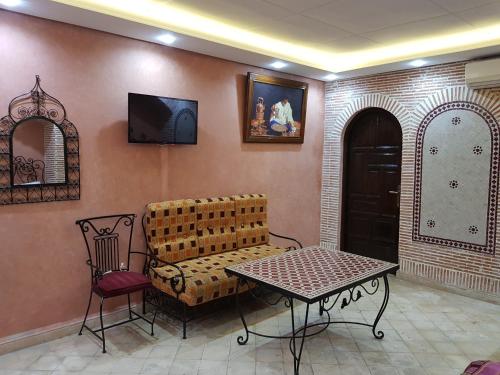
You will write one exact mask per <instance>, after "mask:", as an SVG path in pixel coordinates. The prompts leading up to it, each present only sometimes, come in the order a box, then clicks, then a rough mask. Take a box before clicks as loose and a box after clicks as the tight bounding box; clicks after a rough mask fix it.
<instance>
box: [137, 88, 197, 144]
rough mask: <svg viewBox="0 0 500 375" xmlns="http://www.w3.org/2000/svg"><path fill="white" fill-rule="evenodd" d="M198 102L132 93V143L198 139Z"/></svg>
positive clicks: (191, 141)
mask: <svg viewBox="0 0 500 375" xmlns="http://www.w3.org/2000/svg"><path fill="white" fill-rule="evenodd" d="M197 133H198V101H196V100H187V99H177V98H165V97H161V96H152V95H144V94H134V93H129V94H128V141H129V143H155V144H187V145H194V144H196V142H197Z"/></svg>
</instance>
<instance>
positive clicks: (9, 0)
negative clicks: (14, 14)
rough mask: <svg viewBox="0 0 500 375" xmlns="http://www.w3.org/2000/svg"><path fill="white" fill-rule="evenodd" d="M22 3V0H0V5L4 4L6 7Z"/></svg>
mask: <svg viewBox="0 0 500 375" xmlns="http://www.w3.org/2000/svg"><path fill="white" fill-rule="evenodd" d="M22 3H23V2H22V0H0V5H5V6H6V7H17V6H19V5H21V4H22Z"/></svg>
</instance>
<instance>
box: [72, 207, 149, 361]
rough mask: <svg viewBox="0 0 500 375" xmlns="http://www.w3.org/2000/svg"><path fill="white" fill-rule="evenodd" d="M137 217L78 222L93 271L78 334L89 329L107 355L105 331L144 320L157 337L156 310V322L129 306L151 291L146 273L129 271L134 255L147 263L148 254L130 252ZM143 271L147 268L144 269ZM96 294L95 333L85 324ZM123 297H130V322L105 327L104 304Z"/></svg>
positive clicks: (103, 218) (98, 218) (122, 216)
mask: <svg viewBox="0 0 500 375" xmlns="http://www.w3.org/2000/svg"><path fill="white" fill-rule="evenodd" d="M135 217H136V215H135V214H122V215H110V216H99V217H92V218H88V219H81V220H77V221H76V224H77V225H78V226H80V229H81V231H82V234H83V238H84V239H85V245H86V247H87V252H88V256H89V258H88V259H87V264H88V265H89V268H90V277H91V289H90V298H89V303H88V306H87V311H86V313H85V318H84V320H83V323H82V327H81V328H80V332H79V333H78V334H79V335H81V334H82V331H83V329H84V328H87V329H88V330H89V331H90V332H91V333H92V334H93V335H94V336H96V337H97V338H98V339H99V340H101V341H102V352H103V353H106V338H105V336H104V331H105V330H107V329H109V328H112V327H116V326H118V325H121V324H125V323H129V322H132V321H135V320H138V319H142V320H144V321H146V322H148V323H149V324H150V325H151V336H154V330H153V327H154V322H155V319H156V310H155V311H154V315H153V319H152V320H149V319H147V318H146V317H144V315H140V314H138V313H136V312H135V311H133V310H132V308H131V305H130V294H131V293H134V292H137V291H143V292H144V290H146V289H148V288H152V284H151V280H150V279H149V278H148V277H147V276H145V275H144V272H133V271H130V270H129V265H130V255H131V254H142V255H144V256H146V261H145V262H147V259H148V258H147V254H146V253H144V252H138V251H131V243H132V232H133V229H134V220H135ZM120 235H121V236H120ZM120 245H122V247H123V246H125V247H128V251H127V254H126V255H125V254H123V255H124V257H123V258H120ZM144 268H146V267H145V266H144ZM144 268H143V271H144ZM94 293H95V294H96V295H97V296H99V298H100V308H99V318H100V322H101V328H100V329H95V330H93V329H91V328H89V327H88V326H87V325H86V324H85V323H86V321H87V316H88V314H89V310H90V305H91V302H92V297H93V295H94ZM122 295H127V297H128V313H129V318H128V319H127V320H125V321H121V322H118V323H115V324H111V325H109V326H107V327H104V324H103V319H102V308H103V303H104V300H105V299H107V298H112V297H117V296H122ZM99 333H100V335H99Z"/></svg>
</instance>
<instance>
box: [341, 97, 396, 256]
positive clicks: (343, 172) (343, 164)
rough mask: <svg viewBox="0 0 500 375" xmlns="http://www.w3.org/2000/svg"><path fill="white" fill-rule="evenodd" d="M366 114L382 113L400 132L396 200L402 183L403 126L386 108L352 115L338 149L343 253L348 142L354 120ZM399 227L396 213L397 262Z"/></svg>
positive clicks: (344, 128)
mask: <svg viewBox="0 0 500 375" xmlns="http://www.w3.org/2000/svg"><path fill="white" fill-rule="evenodd" d="M367 112H379V113H380V112H383V113H386V114H388V115H389V116H390V117H392V118H393V120H394V121H395V123H396V124H397V125H398V129H399V131H400V138H401V160H400V163H399V168H400V169H399V186H400V192H399V197H398V199H401V185H402V183H401V181H402V169H403V141H404V139H403V136H404V134H403V130H404V129H403V126H402V124H401V122H400V120H399V119H398V118H397V116H396V115H395V114H394V113H391V112H390V111H389V110H387V109H386V108H382V107H378V106H371V107H365V108H362V109H360V110H359V111H357V112H356V113H354V114H353V115H352V116H351V118H350V119H349V120H348V121H347V122H346V123H345V126H344V127H343V129H342V137H341V141H340V147H341V163H340V212H339V214H340V218H339V237H338V246H339V249H340V250H342V251H344V245H345V242H346V240H345V237H346V227H347V180H348V179H347V178H346V177H347V173H348V168H347V164H348V162H349V157H348V155H349V140H350V136H351V132H352V129H353V128H354V125H355V123H356V120H357V119H359V118H360V117H361V116H362V115H364V114H366V113H367ZM400 227H401V214H400V212H398V240H397V249H396V250H397V254H396V258H397V260H398V262H399V236H400Z"/></svg>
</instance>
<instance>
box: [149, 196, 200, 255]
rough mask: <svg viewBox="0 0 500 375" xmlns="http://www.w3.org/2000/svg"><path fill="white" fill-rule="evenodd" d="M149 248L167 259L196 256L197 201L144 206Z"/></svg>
mask: <svg viewBox="0 0 500 375" xmlns="http://www.w3.org/2000/svg"><path fill="white" fill-rule="evenodd" d="M145 234H146V241H147V244H148V247H149V248H150V249H151V251H153V253H154V254H155V255H156V256H157V257H158V258H160V259H161V260H164V261H166V262H179V261H182V260H185V259H191V258H196V257H197V256H198V238H197V236H196V204H195V201H194V200H192V199H182V200H176V201H165V202H157V203H150V204H148V205H147V206H146V223H145Z"/></svg>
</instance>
